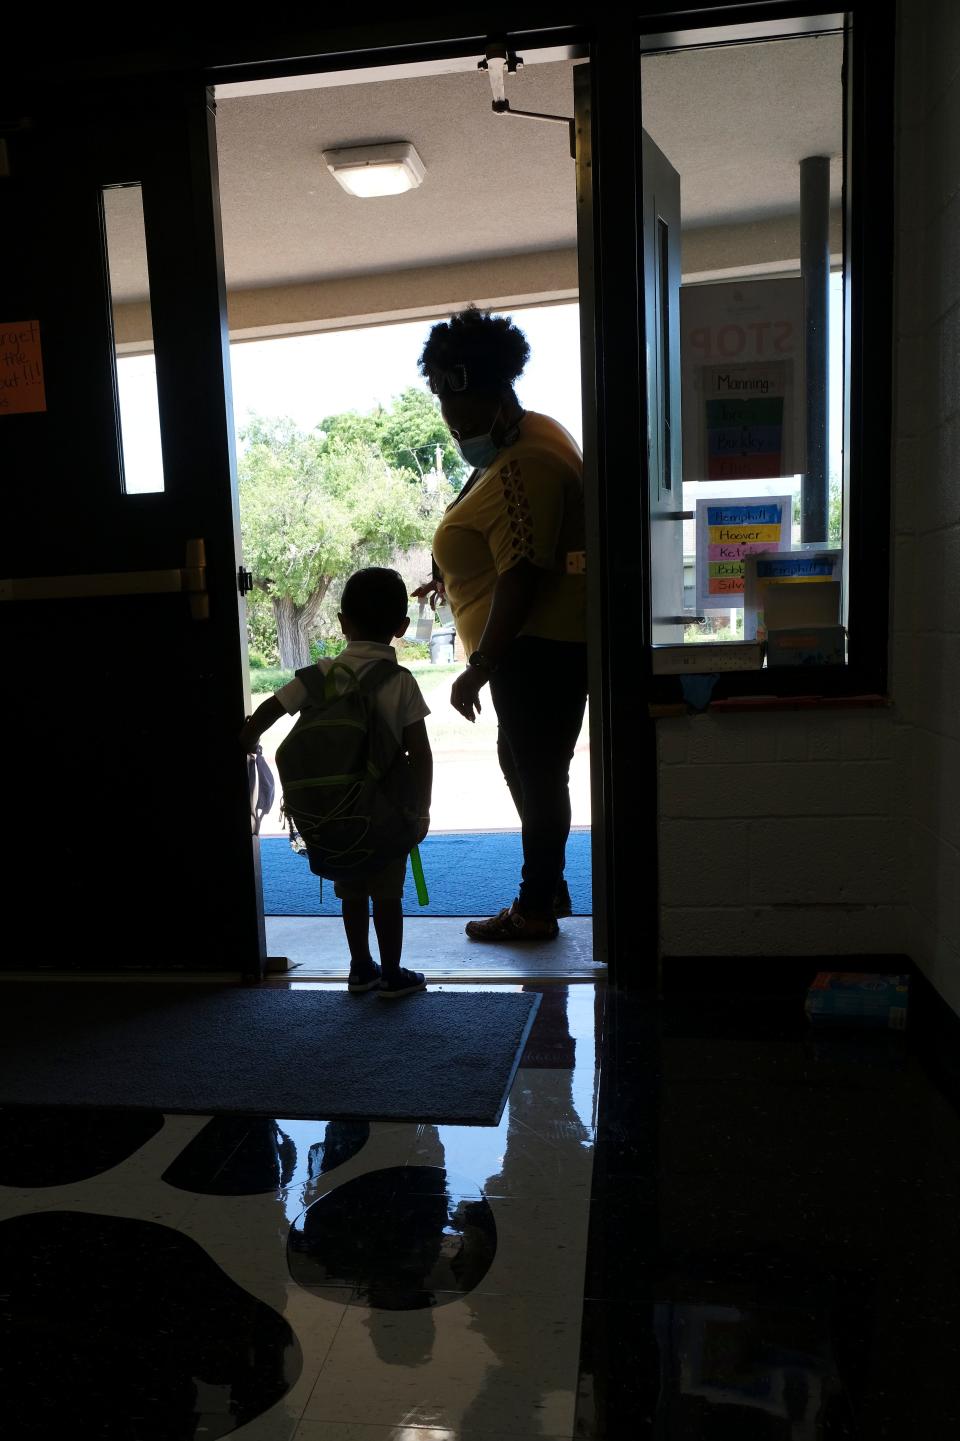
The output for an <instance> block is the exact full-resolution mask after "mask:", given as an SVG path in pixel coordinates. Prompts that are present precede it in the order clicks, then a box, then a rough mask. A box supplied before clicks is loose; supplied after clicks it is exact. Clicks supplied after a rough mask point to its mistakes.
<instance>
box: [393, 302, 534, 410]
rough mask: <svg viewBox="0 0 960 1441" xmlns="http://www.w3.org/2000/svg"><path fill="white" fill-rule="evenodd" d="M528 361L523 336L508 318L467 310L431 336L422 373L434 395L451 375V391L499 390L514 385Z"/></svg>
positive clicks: (437, 327)
mask: <svg viewBox="0 0 960 1441" xmlns="http://www.w3.org/2000/svg"><path fill="white" fill-rule="evenodd" d="M529 359H530V346H529V344H528V342H527V337H526V336H525V335H524V333H523V331H522V330H520V329H518V327H517V326H516V325H514V323H513V321H512V320H511V319H510V317H509V315H491V314H490V313H489V311H485V310H478V309H477V307H476V306H475V305H471V306H470V307H469V308H468V309H467V310H461V311H458V312H457V314H456V315H451V317H450V319H449V321H441V323H440V324H439V325H435V326H434V327H433V329H432V330H431V331H430V334H429V336H428V337H427V343H426V345H425V346H424V347H423V353H422V354H421V356H420V374H421V375H422V376H424V377H425V379H426V380H427V382H428V383H429V385H430V389H431V390H432V391H434V392H435V393H436V392H438V391H440V390H441V389H442V388H443V384H444V380H445V378H446V377H447V376H449V375H451V374H452V375H454V376H455V380H454V383H453V386H452V388H453V389H454V390H463V389H467V390H500V389H502V388H503V386H505V385H511V386H512V385H513V383H514V381H515V380H517V379H518V377H519V376H521V375H522V374H523V369H524V366H525V365H526V363H527V361H528V360H529ZM460 381H462V382H463V383H459V382H460Z"/></svg>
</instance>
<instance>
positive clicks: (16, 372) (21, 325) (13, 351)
mask: <svg viewBox="0 0 960 1441" xmlns="http://www.w3.org/2000/svg"><path fill="white" fill-rule="evenodd" d="M46 408H47V397H46V392H45V390H44V385H43V360H42V358H41V355H40V325H39V323H38V322H37V321H36V320H13V321H8V322H6V323H4V322H3V321H0V415H22V414H23V413H24V412H25V411H31V410H46Z"/></svg>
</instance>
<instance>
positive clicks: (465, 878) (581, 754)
mask: <svg viewBox="0 0 960 1441" xmlns="http://www.w3.org/2000/svg"><path fill="white" fill-rule="evenodd" d="M524 60H525V62H526V63H525V64H524V66H523V68H522V69H518V71H517V73H516V75H515V76H513V77H511V78H510V79H509V80H508V82H507V88H508V92H509V94H510V98H511V100H512V102H513V104H514V105H516V106H520V107H522V108H524V109H530V110H533V111H536V112H538V113H539V114H551V113H552V114H555V115H557V116H568V117H572V115H573V111H574V95H573V88H574V87H573V72H574V68H575V63H574V61H573V59H572V58H564V59H555V58H549V57H548V58H542V59H541V58H538V57H537V55H536V53H535V52H534V53H533V54H525V55H524ZM409 69H410V67H404V68H403V71H397V72H395V73H394V72H392V71H391V70H390V69H384V68H380V69H378V70H376V71H369V72H365V71H355V72H350V73H348V74H342V73H320V74H315V75H303V76H296V77H282V78H280V79H277V78H273V79H270V80H266V81H259V82H258V81H253V82H250V81H244V82H242V83H238V84H229V85H224V86H219V87H218V88H217V149H218V164H219V173H220V198H221V212H222V221H223V235H224V258H225V271H226V280H227V300H228V314H229V321H230V339H231V351H232V370H233V392H234V394H233V398H234V418H235V425H236V431H237V445H238V468H239V480H240V518H241V526H242V529H243V538H244V552H245V564H246V565H248V567H249V568H250V570H251V572H252V581H253V590H252V592H251V594H250V596H249V598H248V602H247V640H248V647H249V658H250V662H251V664H250V684H251V689H252V691H253V703H254V704H256V703H257V702H258V700H259V699H260V698H261V692H264V693H266V692H269V691H270V690H272V689H274V688H276V686H278V685H279V684H282V683H283V682H284V680H286V679H288V678H289V675H290V673H291V670H292V668H293V667H294V666H295V665H297V664H309V663H310V661H311V660H313V659H316V658H317V657H318V656H321V655H330V654H335V652H336V650H337V647H338V645H339V644H342V638H341V637H340V635H339V627H338V625H337V622H336V611H337V602H338V598H339V593H340V589H341V588H342V585H343V582H344V580H345V579H346V575H347V574H348V573H349V571H350V570H352V569H355V568H357V567H358V566H360V565H363V564H389V565H391V566H393V567H395V568H397V569H398V570H399V571H400V573H401V574H402V575H403V578H404V580H405V581H406V582H407V584H408V588H409V589H413V587H414V586H416V585H417V584H419V583H420V582H422V581H423V580H424V579H425V578H426V576H427V575H428V574H429V561H430V555H429V539H430V536H431V535H432V530H433V528H434V525H435V523H436V520H437V518H438V517H439V514H440V513H441V512H442V509H443V505H444V503H445V502H446V500H447V499H449V498H451V497H452V495H453V494H455V493H456V490H457V489H458V488H459V486H460V485H461V484H462V483H463V480H464V478H465V474H466V468H465V467H464V466H463V465H462V463H461V462H460V461H459V458H458V456H457V455H456V452H455V450H454V449H453V447H452V445H451V444H450V441H449V437H448V435H447V434H446V432H445V430H444V428H443V427H442V422H441V423H440V426H439V429H437V427H436V425H434V426H433V427H431V425H430V418H429V415H428V414H427V413H426V412H427V411H428V410H429V409H430V408H431V407H433V408H434V412H435V419H439V415H438V409H437V408H436V404H435V402H434V401H433V399H432V397H430V396H429V393H428V392H427V390H426V387H425V385H424V383H423V382H422V381H420V379H419V376H418V375H417V370H416V361H417V357H418V355H419V352H420V350H421V349H422V345H423V342H424V340H425V339H426V336H427V334H428V332H429V329H430V326H431V324H432V323H433V322H434V321H436V320H442V319H446V318H447V317H448V316H449V314H450V313H451V312H452V311H454V310H457V309H460V308H462V307H463V306H464V305H466V304H467V303H475V304H479V305H480V306H481V307H483V308H486V309H490V310H493V311H496V312H498V313H509V314H510V315H511V316H512V317H513V318H514V320H515V322H516V323H517V324H518V325H519V326H520V327H521V329H523V330H524V332H525V334H526V335H527V338H528V340H529V342H530V344H531V348H532V352H533V354H532V358H531V362H530V364H529V366H528V368H527V371H526V373H525V375H524V376H523V377H522V378H521V380H520V381H519V383H518V386H517V390H518V395H519V397H520V400H521V403H522V404H523V405H524V406H525V407H526V408H527V409H528V410H536V411H542V412H545V413H547V414H550V415H552V416H553V417H554V418H555V419H557V420H559V421H560V422H561V424H563V425H564V426H565V427H566V428H567V429H568V430H569V431H570V432H571V434H573V435H574V438H575V439H576V440H577V441H578V442H580V441H581V439H582V402H581V395H580V384H579V379H580V365H579V315H578V305H577V297H578V289H579V277H578V259H577V200H576V187H575V167H574V162H573V159H572V158H571V156H570V151H569V145H568V143H567V142H568V134H569V132H568V129H567V128H566V127H565V126H561V125H558V124H537V123H533V122H531V121H530V120H527V119H522V118H516V117H510V118H506V117H504V116H502V115H496V114H494V113H493V110H492V107H491V88H490V85H489V83H488V79H487V77H486V76H485V75H483V74H482V73H478V70H477V62H476V59H474V60H473V61H472V62H471V63H469V66H468V67H466V68H465V65H464V62H463V61H456V62H442V63H441V62H437V63H436V64H425V65H422V66H417V67H415V70H416V73H414V74H411V73H409ZM375 142H385V143H388V144H392V145H394V146H396V145H399V144H401V143H404V144H407V145H409V146H410V147H411V148H412V150H413V151H414V152H415V155H416V157H417V162H418V165H419V171H420V173H419V181H420V183H419V184H418V185H417V186H416V188H415V190H414V191H413V193H402V194H394V195H389V196H383V197H378V196H374V197H365V198H358V197H357V196H356V195H353V194H348V193H345V192H344V191H343V190H342V189H341V187H340V186H339V185H338V184H337V181H336V178H335V177H334V175H333V174H332V173H331V171H330V170H329V169H328V165H327V163H326V161H327V159H328V157H329V156H330V154H331V153H332V152H336V153H340V152H342V151H344V150H345V149H352V148H355V147H356V146H365V147H367V146H371V145H373V144H374V143H375ZM405 415H406V417H407V420H408V421H409V424H408V426H407V433H400V432H402V431H403V425H404V416H405ZM411 425H412V426H414V427H418V429H417V433H416V435H412V434H410V433H409V431H410V426H411ZM344 436H346V437H347V438H348V439H349V442H350V443H351V444H353V443H355V442H360V443H361V444H366V445H367V447H368V448H369V449H370V450H371V451H374V452H377V451H378V452H379V458H380V459H381V460H384V459H385V460H386V461H387V463H388V465H389V466H390V468H391V470H392V471H393V472H394V473H395V476H396V487H397V492H398V497H399V499H398V502H397V508H396V511H395V516H396V520H395V524H396V526H397V535H398V536H402V537H403V538H402V540H398V541H397V543H396V544H394V543H393V542H394V537H392V536H391V535H390V524H391V521H390V515H389V513H388V514H387V515H386V517H385V518H384V519H382V520H381V521H380V522H378V533H377V535H376V536H375V537H374V539H373V542H372V543H371V541H370V539H369V530H368V535H367V537H366V538H365V541H364V543H363V544H357V545H354V546H352V547H351V546H347V547H344V546H343V545H340V546H339V550H338V551H337V553H336V554H335V555H333V556H332V558H331V560H330V563H329V565H327V566H325V567H318V570H317V575H316V576H315V577H311V578H310V580H309V581H308V582H307V583H306V584H305V583H304V578H303V574H302V571H298V570H297V569H296V568H295V567H290V573H289V574H287V575H286V576H284V571H285V553H286V552H289V551H290V550H291V549H292V548H293V545H292V544H291V543H290V539H289V538H288V537H287V536H285V535H284V534H283V532H282V529H280V528H277V534H275V535H273V536H264V535H263V527H262V525H260V527H259V530H258V526H257V524H255V523H254V522H253V521H252V520H251V519H250V516H251V515H252V512H253V509H254V508H255V509H256V512H257V515H258V517H260V518H261V519H262V517H263V516H264V514H267V515H268V516H269V517H270V520H271V523H273V522H275V521H276V518H277V515H278V514H279V513H280V512H281V511H282V510H283V509H284V507H283V506H281V505H271V504H270V501H269V492H264V491H263V488H262V485H261V483H260V482H261V480H262V476H260V477H258V476H257V474H256V473H255V472H256V471H257V468H258V460H263V459H264V456H266V462H267V469H268V470H269V471H270V474H271V476H272V475H273V474H274V473H275V470H273V469H271V467H275V466H276V464H278V463H282V462H283V460H284V457H287V458H289V459H291V461H292V463H293V464H294V465H295V466H299V467H300V468H301V470H302V469H303V467H304V456H305V455H308V456H309V457H310V459H309V460H308V464H310V465H313V463H314V458H316V459H317V461H318V465H319V468H321V469H322V465H323V458H324V456H323V453H324V451H326V453H327V454H329V453H330V446H331V444H332V441H331V440H330V437H333V438H334V439H337V440H339V438H342V437H344ZM318 437H320V445H319V454H318V444H317V440H318ZM261 469H263V467H261ZM401 472H402V474H401ZM315 473H317V474H318V475H319V470H317V471H316V472H315ZM268 483H269V482H268ZM411 490H412V491H413V492H415V493H416V495H417V497H418V509H419V511H420V515H419V529H418V531H417V533H416V534H412V532H411V528H410V527H409V526H408V525H405V512H404V511H403V506H402V504H401V501H402V496H399V493H400V492H402V491H405V492H407V494H409V493H410V492H411ZM245 502H248V504H245ZM255 532H256V533H255ZM311 586H312V587H313V593H312V595H311V594H308V591H309V589H310V587H311ZM284 587H286V589H287V590H288V592H289V597H284V595H283V588H284ZM291 611H295V612H296V615H295V619H296V620H297V623H299V624H300V626H301V631H302V634H301V636H300V638H299V649H297V650H295V651H292V650H291V647H290V644H289V636H287V637H284V634H283V626H284V615H285V614H287V615H289V614H290V613H291ZM450 619H451V617H450V616H449V615H446V616H445V615H443V614H440V615H439V616H438V617H437V621H438V622H439V624H436V623H434V624H433V625H432V626H431V617H430V614H429V611H427V612H426V613H425V612H424V609H423V608H418V607H417V606H416V604H413V605H412V606H411V612H410V620H411V626H410V630H409V632H408V637H407V638H405V640H404V641H403V642H401V643H398V646H397V650H398V659H399V660H400V662H401V664H403V665H405V666H407V667H408V668H409V669H411V670H412V671H413V672H414V674H415V676H416V678H417V679H418V682H419V683H420V685H421V688H422V689H423V691H424V694H425V696H426V699H427V702H428V704H429V705H430V707H431V716H430V717H429V718H428V722H427V724H428V730H429V732H430V736H431V744H432V747H433V750H434V759H435V768H436V769H435V785H434V805H433V813H432V826H431V833H430V835H429V836H428V838H427V840H426V842H425V843H424V846H423V860H424V866H425V869H426V871H427V880H428V889H430V892H431V899H430V904H429V905H428V906H427V907H426V908H425V909H423V910H421V909H420V907H419V906H418V904H417V902H416V899H415V897H414V894H413V887H412V885H408V892H409V893H410V894H409V905H408V906H406V907H405V909H406V910H407V912H408V919H407V942H408V945H409V944H411V943H412V942H414V941H415V939H416V938H417V937H418V936H422V940H423V954H422V960H423V964H424V967H425V968H426V969H427V970H428V971H434V970H435V958H436V952H438V951H440V952H442V953H443V954H445V955H450V954H451V951H453V952H455V953H456V960H455V962H451V964H454V965H455V971H456V974H457V976H458V978H459V979H463V978H464V976H465V974H466V975H469V974H474V973H475V974H476V976H477V978H478V979H490V978H491V976H495V975H497V974H500V973H503V972H504V971H505V970H506V971H508V972H509V973H510V974H514V973H515V967H516V965H517V964H519V965H520V968H521V972H522V974H524V975H529V974H530V966H531V964H532V965H533V968H534V970H535V971H536V973H537V975H540V974H541V973H548V974H558V975H561V976H563V977H564V978H570V977H571V976H572V975H580V974H583V975H590V976H592V975H594V974H596V972H597V970H598V969H599V963H598V962H596V961H595V960H594V959H593V954H592V921H591V914H592V910H593V898H592V885H591V873H590V836H591V827H590V822H591V814H590V773H589V768H590V757H589V724H588V722H585V724H584V728H583V732H582V734H581V737H580V740H579V742H578V745H577V749H576V752H575V755H574V758H573V763H572V767H571V800H572V810H573V829H572V832H571V837H570V843H569V846H568V855H567V875H568V882H569V885H570V890H571V895H572V899H573V909H574V915H573V917H571V918H570V919H568V920H565V921H564V922H563V925H562V931H563V935H562V937H561V942H560V944H559V945H558V946H555V947H549V948H544V947H539V948H537V951H538V952H540V953H541V954H538V955H537V956H536V957H535V959H531V958H530V957H529V956H528V955H527V956H525V957H524V948H517V953H516V955H514V956H511V955H509V954H508V953H507V951H505V950H504V948H502V947H500V946H498V947H491V948H487V947H478V946H475V945H470V944H469V943H467V942H466V941H465V939H464V936H463V920H464V919H465V918H470V917H472V916H477V915H484V914H491V913H494V912H495V911H497V910H499V909H500V908H501V906H503V905H509V903H510V901H511V899H512V897H513V895H514V894H515V893H516V886H517V882H518V875H519V869H520V865H521V864H522V852H521V848H520V837H519V821H518V818H517V816H516V811H515V809H514V807H513V803H512V801H511V799H510V796H509V792H508V791H507V788H506V785H505V783H504V782H503V780H502V777H501V775H500V772H499V767H498V764H497V760H496V725H495V719H494V717H493V714H492V707H491V706H490V705H489V703H487V704H485V705H484V709H483V711H482V713H481V716H480V717H479V719H478V723H477V724H476V725H475V726H473V727H470V726H468V725H467V724H466V723H465V722H464V721H463V720H462V719H461V718H460V717H458V716H457V715H456V714H455V713H454V712H453V711H452V710H451V708H450V706H449V704H448V697H449V688H450V684H451V682H452V679H453V677H454V676H455V675H456V674H457V673H458V671H459V669H460V668H461V667H462V664H463V656H462V654H460V652H459V649H458V651H457V653H456V654H449V653H448V654H447V655H446V657H444V656H443V655H442V654H441V645H439V644H438V643H437V642H438V641H441V640H442V639H445V632H448V631H449V630H450V626H449V621H450ZM444 622H447V624H446V625H444ZM285 639H286V640H287V642H288V643H287V644H286V646H284V640H285ZM282 652H285V653H282ZM292 723H293V722H292V720H291V719H287V720H284V721H282V722H280V723H278V724H277V726H276V727H274V728H273V729H272V731H271V732H270V733H268V735H267V736H266V737H265V740H264V750H265V754H266V756H267V759H268V762H272V760H273V755H274V753H275V749H276V745H277V743H278V742H279V740H281V739H282V736H283V734H285V733H286V731H288V730H289V729H290V727H291V726H292ZM274 769H275V767H274ZM259 849H260V856H261V862H262V871H263V892H264V905H265V911H266V925H267V939H268V950H269V952H270V953H271V954H272V955H286V956H288V957H290V959H291V960H292V961H293V963H294V964H295V965H296V966H297V970H298V974H299V975H307V974H309V975H316V974H319V975H324V976H325V975H328V974H329V975H331V976H335V977H336V978H338V979H339V978H341V977H342V954H341V953H342V936H341V934H340V930H339V925H338V922H337V920H336V916H337V915H338V913H339V905H338V903H337V902H336V900H335V897H334V896H333V888H332V886H329V885H327V886H324V887H320V885H319V884H318V882H317V880H316V878H315V877H313V876H312V875H311V874H310V872H309V870H308V868H307V865H306V862H305V860H304V859H303V858H302V857H301V856H299V855H297V854H296V853H295V852H294V851H293V850H292V849H291V846H290V844H289V839H288V836H287V833H286V830H285V827H284V822H283V819H282V817H281V814H280V799H279V796H278V797H277V799H276V801H275V804H274V806H273V807H272V809H271V810H270V811H269V812H268V814H266V815H265V816H264V818H263V821H262V823H261V827H260V841H259ZM441 933H442V939H441ZM526 950H529V948H526ZM547 950H549V951H550V956H549V957H548V956H547V955H545V954H542V952H544V951H547ZM521 957H524V959H522V960H521Z"/></svg>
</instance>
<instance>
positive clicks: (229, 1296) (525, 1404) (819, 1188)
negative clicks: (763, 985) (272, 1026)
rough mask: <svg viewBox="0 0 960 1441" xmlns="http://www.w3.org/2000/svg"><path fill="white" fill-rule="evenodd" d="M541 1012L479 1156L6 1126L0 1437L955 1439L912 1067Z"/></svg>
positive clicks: (397, 1142) (330, 1128) (784, 1020)
mask: <svg viewBox="0 0 960 1441" xmlns="http://www.w3.org/2000/svg"><path fill="white" fill-rule="evenodd" d="M537 989H539V990H541V993H542V996H543V1000H542V1003H541V1008H540V1013H539V1016H538V1019H537V1023H536V1026H535V1028H534V1031H533V1033H532V1034H531V1037H530V1040H529V1043H528V1046H527V1050H526V1052H525V1055H524V1060H523V1065H522V1066H521V1069H520V1071H519V1072H518V1074H517V1078H516V1081H515V1083H514V1087H513V1090H512V1093H511V1097H510V1100H509V1103H508V1109H507V1111H506V1112H505V1113H504V1117H503V1120H502V1122H501V1124H500V1125H499V1126H497V1127H489V1128H481V1127H459V1126H416V1125H400V1124H380V1123H376V1122H373V1123H369V1124H368V1123H366V1122H360V1123H357V1122H353V1123H343V1122H340V1123H338V1122H325V1121H323V1120H318V1121H316V1122H312V1121H287V1120H284V1119H282V1118H278V1119H276V1120H263V1119H254V1118H244V1117H229V1118H222V1117H221V1118H209V1117H184V1116H167V1117H163V1116H161V1115H159V1114H153V1113H145V1112H140V1113H135V1112H123V1111H109V1112H93V1111H70V1110H63V1111H39V1110H32V1109H27V1108H23V1109H17V1110H13V1109H9V1110H5V1111H0V1313H2V1314H3V1322H2V1335H3V1344H2V1346H0V1368H2V1370H3V1372H4V1378H5V1379H4V1390H5V1395H4V1397H3V1400H2V1402H0V1406H2V1412H0V1414H2V1415H3V1419H4V1422H5V1428H4V1429H5V1432H6V1434H9V1435H10V1436H11V1437H16V1438H17V1441H33V1438H36V1441H40V1438H42V1441H54V1438H56V1441H67V1438H71V1441H72V1438H74V1437H79V1436H90V1437H96V1438H103V1441H188V1438H217V1437H221V1436H227V1435H236V1436H237V1437H238V1438H249V1441H290V1438H293V1437H296V1438H297V1441H499V1438H501V1437H502V1438H504V1441H532V1438H535V1437H536V1438H554V1441H561V1438H562V1441H571V1438H584V1441H590V1438H595V1441H633V1438H647V1437H650V1438H657V1441H693V1438H710V1441H714V1438H721V1441H727V1438H729V1441H806V1438H810V1441H813V1438H818V1441H819V1438H826V1441H832V1438H840V1437H843V1438H847V1437H855V1438H860V1441H875V1438H891V1441H914V1438H917V1441H920V1438H923V1441H941V1438H943V1441H947V1438H951V1441H952V1438H955V1437H956V1436H957V1435H960V1404H958V1400H957V1391H956V1387H955V1385H954V1381H953V1376H954V1372H955V1369H956V1358H957V1355H958V1341H960V1229H958V1200H960V1118H958V1115H957V1112H956V1111H955V1110H954V1109H953V1107H952V1106H951V1104H950V1103H949V1102H948V1100H947V1099H946V1098H945V1097H944V1096H943V1095H942V1094H941V1092H940V1091H939V1090H938V1089H937V1087H936V1086H935V1084H934V1083H933V1081H932V1080H931V1078H930V1076H929V1075H928V1074H927V1072H926V1070H925V1069H924V1056H923V1046H922V1044H921V1043H919V1042H918V1041H917V1040H911V1037H910V1035H909V1033H908V1035H907V1037H888V1036H887V1035H885V1034H880V1035H865V1036H862V1037H859V1038H858V1037H852V1038H851V1037H841V1036H837V1035H832V1036H831V1035H828V1036H820V1035H816V1034H813V1033H812V1032H810V1030H809V1029H808V1028H807V1026H806V1023H805V1021H804V1019H803V1012H802V994H798V995H794V996H781V997H767V998H765V999H755V1000H753V1001H748V1000H747V999H746V998H745V997H742V998H737V997H730V996H723V995H721V996H710V997H706V998H703V999H702V1000H698V999H697V998H696V997H695V996H691V995H687V996H685V997H684V999H683V1000H682V1001H677V1000H672V999H668V1000H667V1001H666V1002H664V1003H662V1004H660V1005H659V1006H653V1005H647V1004H644V1003H642V1002H640V1001H637V1000H633V999H631V998H629V997H627V996H624V995H623V994H622V993H619V992H615V991H609V992H608V991H607V989H606V988H605V987H602V986H594V985H592V984H589V983H584V984H581V985H571V986H561V985H545V986H543V987H537ZM363 1003H365V1002H363V1001H361V1004H363ZM374 1003H375V1002H373V1001H371V1004H374Z"/></svg>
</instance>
